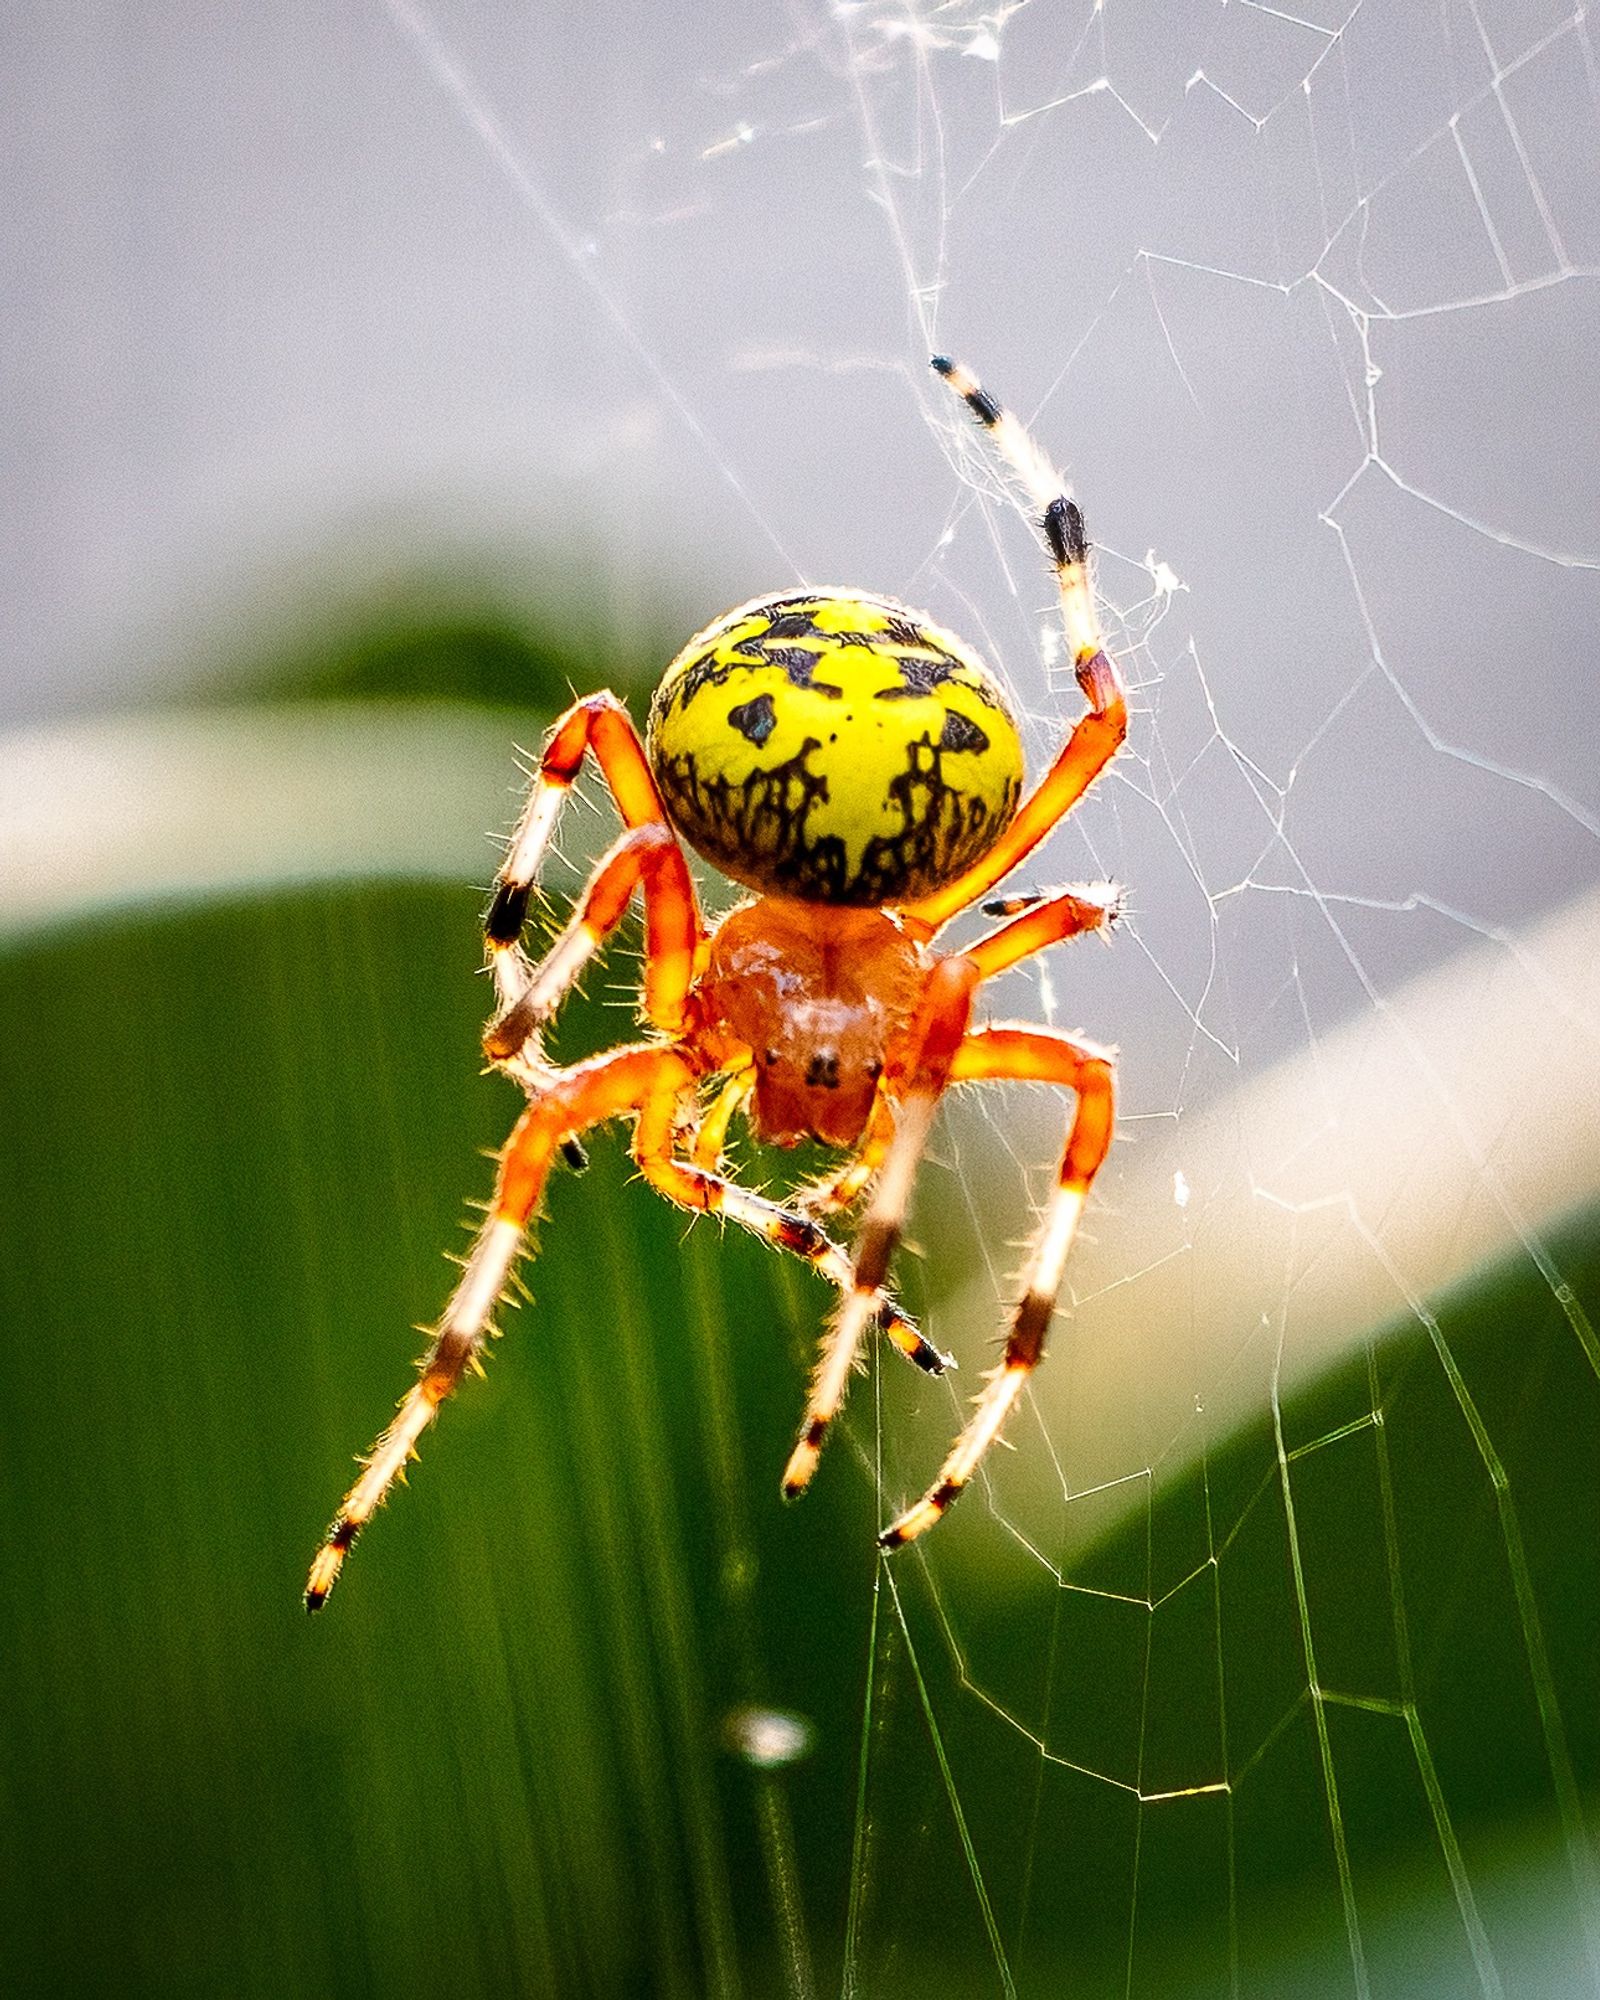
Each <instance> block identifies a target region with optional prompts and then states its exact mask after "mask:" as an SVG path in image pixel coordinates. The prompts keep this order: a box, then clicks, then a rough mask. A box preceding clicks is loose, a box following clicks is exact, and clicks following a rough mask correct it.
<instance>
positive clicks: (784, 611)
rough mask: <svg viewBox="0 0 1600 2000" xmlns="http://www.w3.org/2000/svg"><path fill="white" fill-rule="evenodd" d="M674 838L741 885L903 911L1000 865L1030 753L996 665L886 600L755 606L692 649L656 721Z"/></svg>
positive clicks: (839, 598)
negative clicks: (987, 860)
mask: <svg viewBox="0 0 1600 2000" xmlns="http://www.w3.org/2000/svg"><path fill="white" fill-rule="evenodd" d="M648 742H649V752H650V763H651V768H652V769H653V770H654V772H655V775H656V782H657V783H658V784H659V785H660V787H661V791H662V796H663V797H664V799H665V800H666V806H667V811H668V813H669V814H670V815H671V817H672V821H673V824H674V825H675V826H676V827H677V829H678V831H679V832H680V833H681V834H682V835H683V837H684V839H685V840H687V841H688V842H689V844H690V845H691V846H692V847H694V848H695V849H697V850H698V852H699V853H701V854H703V855H704V856H705V858H706V859H707V860H708V861H710V862H711V863H712V864H713V866H715V867H716V868H719V869H720V870H721V871H722V873H723V874H725V875H729V876H731V877H732V878H733V880H734V881H736V882H743V883H745V884H746V885H748V886H749V887H750V888H752V889H758V890H760V891H762V892H763V893H764V894H767V895H781V896H794V897H798V898H800V899H801V900H803V901H806V902H814V903H851V904H857V905H865V904H883V903H905V902H911V901H913V900H915V899H916V898H917V897H919V896H925V895H927V894H928V893H929V891H930V890H933V889H936V888H938V887H939V885H940V884H941V883H944V882H948V881H950V880H951V879H952V878H953V877H954V876H956V875H959V874H960V873H961V872H962V870H963V869H965V868H968V867H970V866H971V864H972V863H973V862H974V861H976V860H978V858H979V857H980V856H981V855H983V854H985V853H986V852H987V851H988V850H989V848H991V847H992V846H993V845H994V843H995V841H996V840H997V839H998V838H999V837H1000V835H1001V833H1002V832H1003V831H1004V830H1005V827H1006V825H1007V823H1008V822H1009V821H1010V819H1011V816H1012V814H1013V813H1014V812H1015V811H1016V809H1017V800H1018V797H1019V796H1020V794H1021V790H1022V743H1021V739H1020V738H1019V736H1018V734H1017V726H1016V723H1015V721H1014V720H1013V718H1012V714H1011V710H1010V708H1009V706H1008V705H1007V703H1006V699H1005V696H1004V695H1003V694H1002V693H1001V691H1000V688H999V685H998V684H997V682H996V681H995V678H994V676H993V675H992V674H991V673H990V672H989V670H988V668H987V667H986V666H985V665H984V663H983V662H982V660H980V659H979V658H978V656H977V655H976V654H975V653H974V652H972V650H971V649H970V648H969V647H967V646H965V645H963V644H962V642H961V641H960V640H959V639H957V638H956V637H954V635H953V634H951V633H949V632H946V631H944V630H943V629H942V628H941V627H940V626H937V625H933V624H930V623H929V622H928V620H927V619H925V618H923V617H922V616H921V615H920V614H919V613H917V612H915V611H909V610H907V609H906V607H905V606H904V605H902V604H896V603H894V602H893V601H892V600H890V599H888V598H882V597H862V596H858V595H856V594H854V593H853V592H848V591H827V590H814V591H807V592H804V593H802V594H791V595H788V596H782V597H764V598H759V599H757V600H756V601H754V602H753V603H750V604H744V605H741V606H740V607H739V608H738V610H736V611H729V612H727V613H725V614H724V615H723V616H722V617H721V618H719V619H717V621H716V622H715V624H712V625H708V626H707V627H706V628H705V630H704V631H703V632H699V633H697V634H696V635H695V637H694V638H693V639H691V640H690V641H689V643H688V645H687V646H685V647H684V649H683V651H682V652H681V653H680V654H679V655H678V657H677V658H676V659H675V660H674V661H673V662H672V665H671V666H670V667H668V669H667V671H666V673H665V675H664V676H663V677H662V681H661V685H660V686H659V687H658V688H657V690H656V693H655V699H654V701H653V702H652V703H651V708H650V728H649V736H648Z"/></svg>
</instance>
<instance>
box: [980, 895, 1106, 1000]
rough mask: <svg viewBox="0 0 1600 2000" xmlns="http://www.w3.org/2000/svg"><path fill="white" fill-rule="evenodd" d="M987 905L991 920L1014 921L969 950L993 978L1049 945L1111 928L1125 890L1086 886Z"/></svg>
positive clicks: (986, 975)
mask: <svg viewBox="0 0 1600 2000" xmlns="http://www.w3.org/2000/svg"><path fill="white" fill-rule="evenodd" d="M983 907H984V913H985V914H986V915H987V916H991V917H1010V918H1011V919H1012V921H1011V922H1010V923H1009V924H1002V925H1001V926H1000V928H999V930H997V931H991V932H990V933H989V935H988V936H987V937H986V938H980V939H979V940H978V942H977V943H976V944H972V945H968V947H967V951H966V956H967V957H968V958H970V959H971V960H972V961H973V962H974V964H976V965H977V966H978V967H979V968H980V969H981V971H982V973H983V976H984V978H985V979H992V978H993V977H994V975H995V974H996V973H997V972H1004V971H1006V970H1007V968H1008V967H1010V966H1013V965H1018V964H1020V963H1021V961H1022V960H1023V959H1025V958H1028V957H1031V956H1032V954H1033V953H1034V952H1036V951H1043V950H1044V949H1045V947H1046V946H1047V945H1052V944H1063V943H1065V942H1066V940H1067V939H1068V938H1075V937H1082V936H1083V934H1084V932H1085V931H1108V930H1110V928H1111V926H1112V925H1113V924H1114V923H1115V922H1116V921H1117V918H1118V917H1119V916H1120V915H1121V914H1122V891H1121V890H1120V889H1119V888H1117V886H1116V884H1115V883H1113V882H1095V883H1085V884H1082V885H1080V886H1079V887H1077V888H1075V889H1059V890H1057V891H1055V892H1054V893H1053V894H1052V895H1050V896H1048V897H1046V896H1008V897H1005V898H1003V899H1002V900H1001V901H1000V902H997V903H985V904H984V906H983Z"/></svg>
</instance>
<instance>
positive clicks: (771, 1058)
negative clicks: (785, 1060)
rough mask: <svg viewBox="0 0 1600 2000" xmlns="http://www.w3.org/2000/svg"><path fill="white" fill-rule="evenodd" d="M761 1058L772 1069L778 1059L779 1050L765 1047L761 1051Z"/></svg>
mask: <svg viewBox="0 0 1600 2000" xmlns="http://www.w3.org/2000/svg"><path fill="white" fill-rule="evenodd" d="M761 1060H762V1061H763V1062H764V1063H765V1064H766V1066H767V1068H768V1069H771V1067H772V1065H773V1064H774V1063H775V1062H776V1061H777V1060H778V1051H777V1050H776V1049H763V1050H762V1051H761Z"/></svg>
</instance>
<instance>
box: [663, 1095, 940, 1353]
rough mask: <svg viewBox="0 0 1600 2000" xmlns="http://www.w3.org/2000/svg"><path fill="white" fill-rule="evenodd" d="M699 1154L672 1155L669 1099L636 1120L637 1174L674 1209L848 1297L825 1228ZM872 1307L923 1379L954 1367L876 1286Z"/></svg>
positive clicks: (839, 1258) (841, 1263) (842, 1265)
mask: <svg viewBox="0 0 1600 2000" xmlns="http://www.w3.org/2000/svg"><path fill="white" fill-rule="evenodd" d="M724 1094H726V1093H724ZM719 1108H720V1105H718V1104H714V1105H713V1107H712V1109H713V1113H714V1112H715V1111H716V1110H718V1109H719ZM698 1153H699V1149H698V1147H697V1148H696V1155H697V1157H696V1159H695V1161H693V1162H690V1161H687V1160H680V1159H675V1158H674V1157H673V1153H672V1105H671V1101H670V1100H666V1099H663V1100H661V1101H660V1102H659V1103H654V1104H652V1105H651V1106H649V1107H648V1108H647V1109H646V1110H645V1112H644V1113H643V1114H642V1115H641V1117H640V1119H639V1124H638V1127H637V1130H636V1132H635V1135H634V1145H633V1156H634V1158H635V1159H636V1160H637V1161H638V1163H639V1171H640V1172H641V1173H642V1174H643V1175H644V1177H645V1179H646V1180H647V1181H648V1182H649V1183H650V1185H651V1186H652V1187H653V1188H654V1189H655V1190H656V1191H657V1193H658V1194H663V1195H665V1196H666V1198H667V1200H668V1201H671V1202H675V1203H676V1204H677V1205H678V1207H679V1208H687V1209H691V1210H695V1211H697V1212H699V1213H702V1214H708V1215H723V1216H726V1217H727V1218H728V1220H729V1221H730V1222H737V1223H738V1224H739V1225H740V1227H741V1228H744V1229H748V1230H749V1231H750V1232H751V1234H752V1235H754V1236H759V1237H760V1238H761V1239H762V1240H763V1242H766V1243H770V1244H771V1245H772V1247H773V1248H774V1249H775V1250H787V1251H789V1252H790V1253H791V1254H792V1255H794V1256H796V1257H800V1258H803V1259H804V1261H805V1262H806V1263H808V1264H809V1265H810V1266H811V1268H812V1269H813V1270H814V1271H816V1272H819V1273H820V1274H821V1276H823V1277H824V1278H826V1279H827V1280H828V1281H829V1283H830V1284H832V1285H833V1286H834V1287H835V1288H836V1289H837V1290H838V1291H839V1292H840V1293H841V1294H842V1295H848V1294H849V1292H850V1288H851V1284H852V1281H853V1273H852V1271H851V1267H850V1259H849V1258H848V1257H847V1256H846V1255H845V1253H844V1252H843V1251H842V1250H841V1249H840V1248H839V1246H838V1244H837V1243H835V1242H834V1241H833V1239H832V1238H831V1237H830V1236H829V1235H828V1233H827V1232H826V1230H824V1229H822V1228H821V1227H820V1226H819V1225H818V1224H817V1223H815V1222H813V1221H811V1220H810V1219H809V1217H807V1216H804V1215H799V1214H797V1213H796V1212H795V1211H794V1210H793V1209H792V1208H785V1207H783V1206H782V1205H781V1204H780V1203H778V1202H775V1201H769V1200H768V1199H767V1197H766V1196H765V1195H760V1194H757V1193H756V1192H755V1191H754V1189H752V1188H747V1187H741V1186H740V1184H739V1183H738V1182H737V1181H735V1180H730V1179H729V1178H728V1177H727V1176H726V1175H724V1174H720V1173H717V1172H715V1171H713V1170H712V1168H711V1167H708V1166H705V1165H702V1164H700V1162H699V1158H698ZM873 1308H874V1312H875V1315H876V1318H877V1321H878V1324H879V1326H880V1327H881V1328H882V1330H883V1332H884V1333H885V1334H886V1335H887V1336H888V1338H889V1340H890V1341H892V1342H893V1344H894V1345H895V1347H896V1348H898V1349H899V1351H900V1352H901V1353H902V1354H903V1355H904V1356H905V1357H906V1359H907V1360H908V1361H911V1362H914V1363H915V1364H916V1366H917V1367H918V1368H920V1369H922V1370H923V1372H924V1373H925V1374H928V1375H942V1374H943V1373H944V1372H945V1370H946V1369H947V1368H953V1367H954V1366H955V1363H954V1361H953V1360H952V1359H951V1358H950V1356H949V1355H948V1354H941V1353H940V1351H939V1349H938V1348H937V1347H935V1346H934V1345H933V1343H932V1341H930V1340H927V1339H925V1338H924V1337H923V1335H922V1334H921V1333H920V1332H919V1331H918V1330H917V1326H916V1323H915V1321H914V1320H912V1319H911V1318H910V1317H908V1315H907V1314H905V1313H904V1312H902V1311H901V1309H900V1308H899V1306H897V1305H896V1304H895V1302H894V1300H893V1299H891V1298H890V1297H889V1296H888V1295H887V1293H885V1292H884V1291H882V1290H881V1289H880V1290H879V1291H878V1292H877V1293H876V1294H875V1296H874V1299H873Z"/></svg>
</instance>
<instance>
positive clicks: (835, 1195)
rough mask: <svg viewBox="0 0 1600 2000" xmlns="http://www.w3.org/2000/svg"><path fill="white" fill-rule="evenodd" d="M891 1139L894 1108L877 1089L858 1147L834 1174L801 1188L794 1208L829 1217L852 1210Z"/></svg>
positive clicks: (882, 1158)
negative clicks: (843, 1209) (864, 1133)
mask: <svg viewBox="0 0 1600 2000" xmlns="http://www.w3.org/2000/svg"><path fill="white" fill-rule="evenodd" d="M893 1137H894V1106H893V1105H892V1104H891V1103H890V1102H889V1099H888V1098H887V1096H885V1094H884V1093H883V1092H882V1091H881V1090H880V1091H879V1093H878V1095H877V1097H876V1098H875V1099H874V1100H873V1105H872V1112H871V1115H870V1117H869V1118H868V1120H867V1130H866V1136H865V1137H864V1138H863V1139H862V1141H861V1144H860V1146H859V1147H858V1148H857V1149H856V1151H855V1152H854V1153H852V1154H851V1156H850V1158H849V1159H848V1160H846V1161H845V1163H844V1165H843V1166H842V1167H840V1169H839V1170H838V1172H837V1173H833V1174H829V1175H828V1176H827V1177H826V1178H825V1179H823V1180H820V1181H813V1182H812V1183H811V1185H810V1186H809V1187H803V1188H801V1189H800V1191H799V1193H798V1194H797V1195H796V1196H795V1198H794V1203H795V1207H796V1208H798V1209H799V1210H800V1211H801V1212H802V1214H805V1215H831V1214H833V1213H834V1211H835V1210H837V1209H841V1208H850V1207H852V1206H853V1205H854V1204H855V1203H856V1202H858V1201H859V1200H860V1199H861V1197H862V1195H863V1194H865V1193H866V1190H867V1186H868V1183H869V1182H870V1181H871V1179H872V1176H873V1175H874V1174H875V1173H876V1172H877V1171H878V1169H879V1168H880V1167H881V1166H882V1165H883V1161H884V1155H885V1154H886V1153H887V1152H888V1150H889V1141H890V1140H891V1139H892V1138H893Z"/></svg>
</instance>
